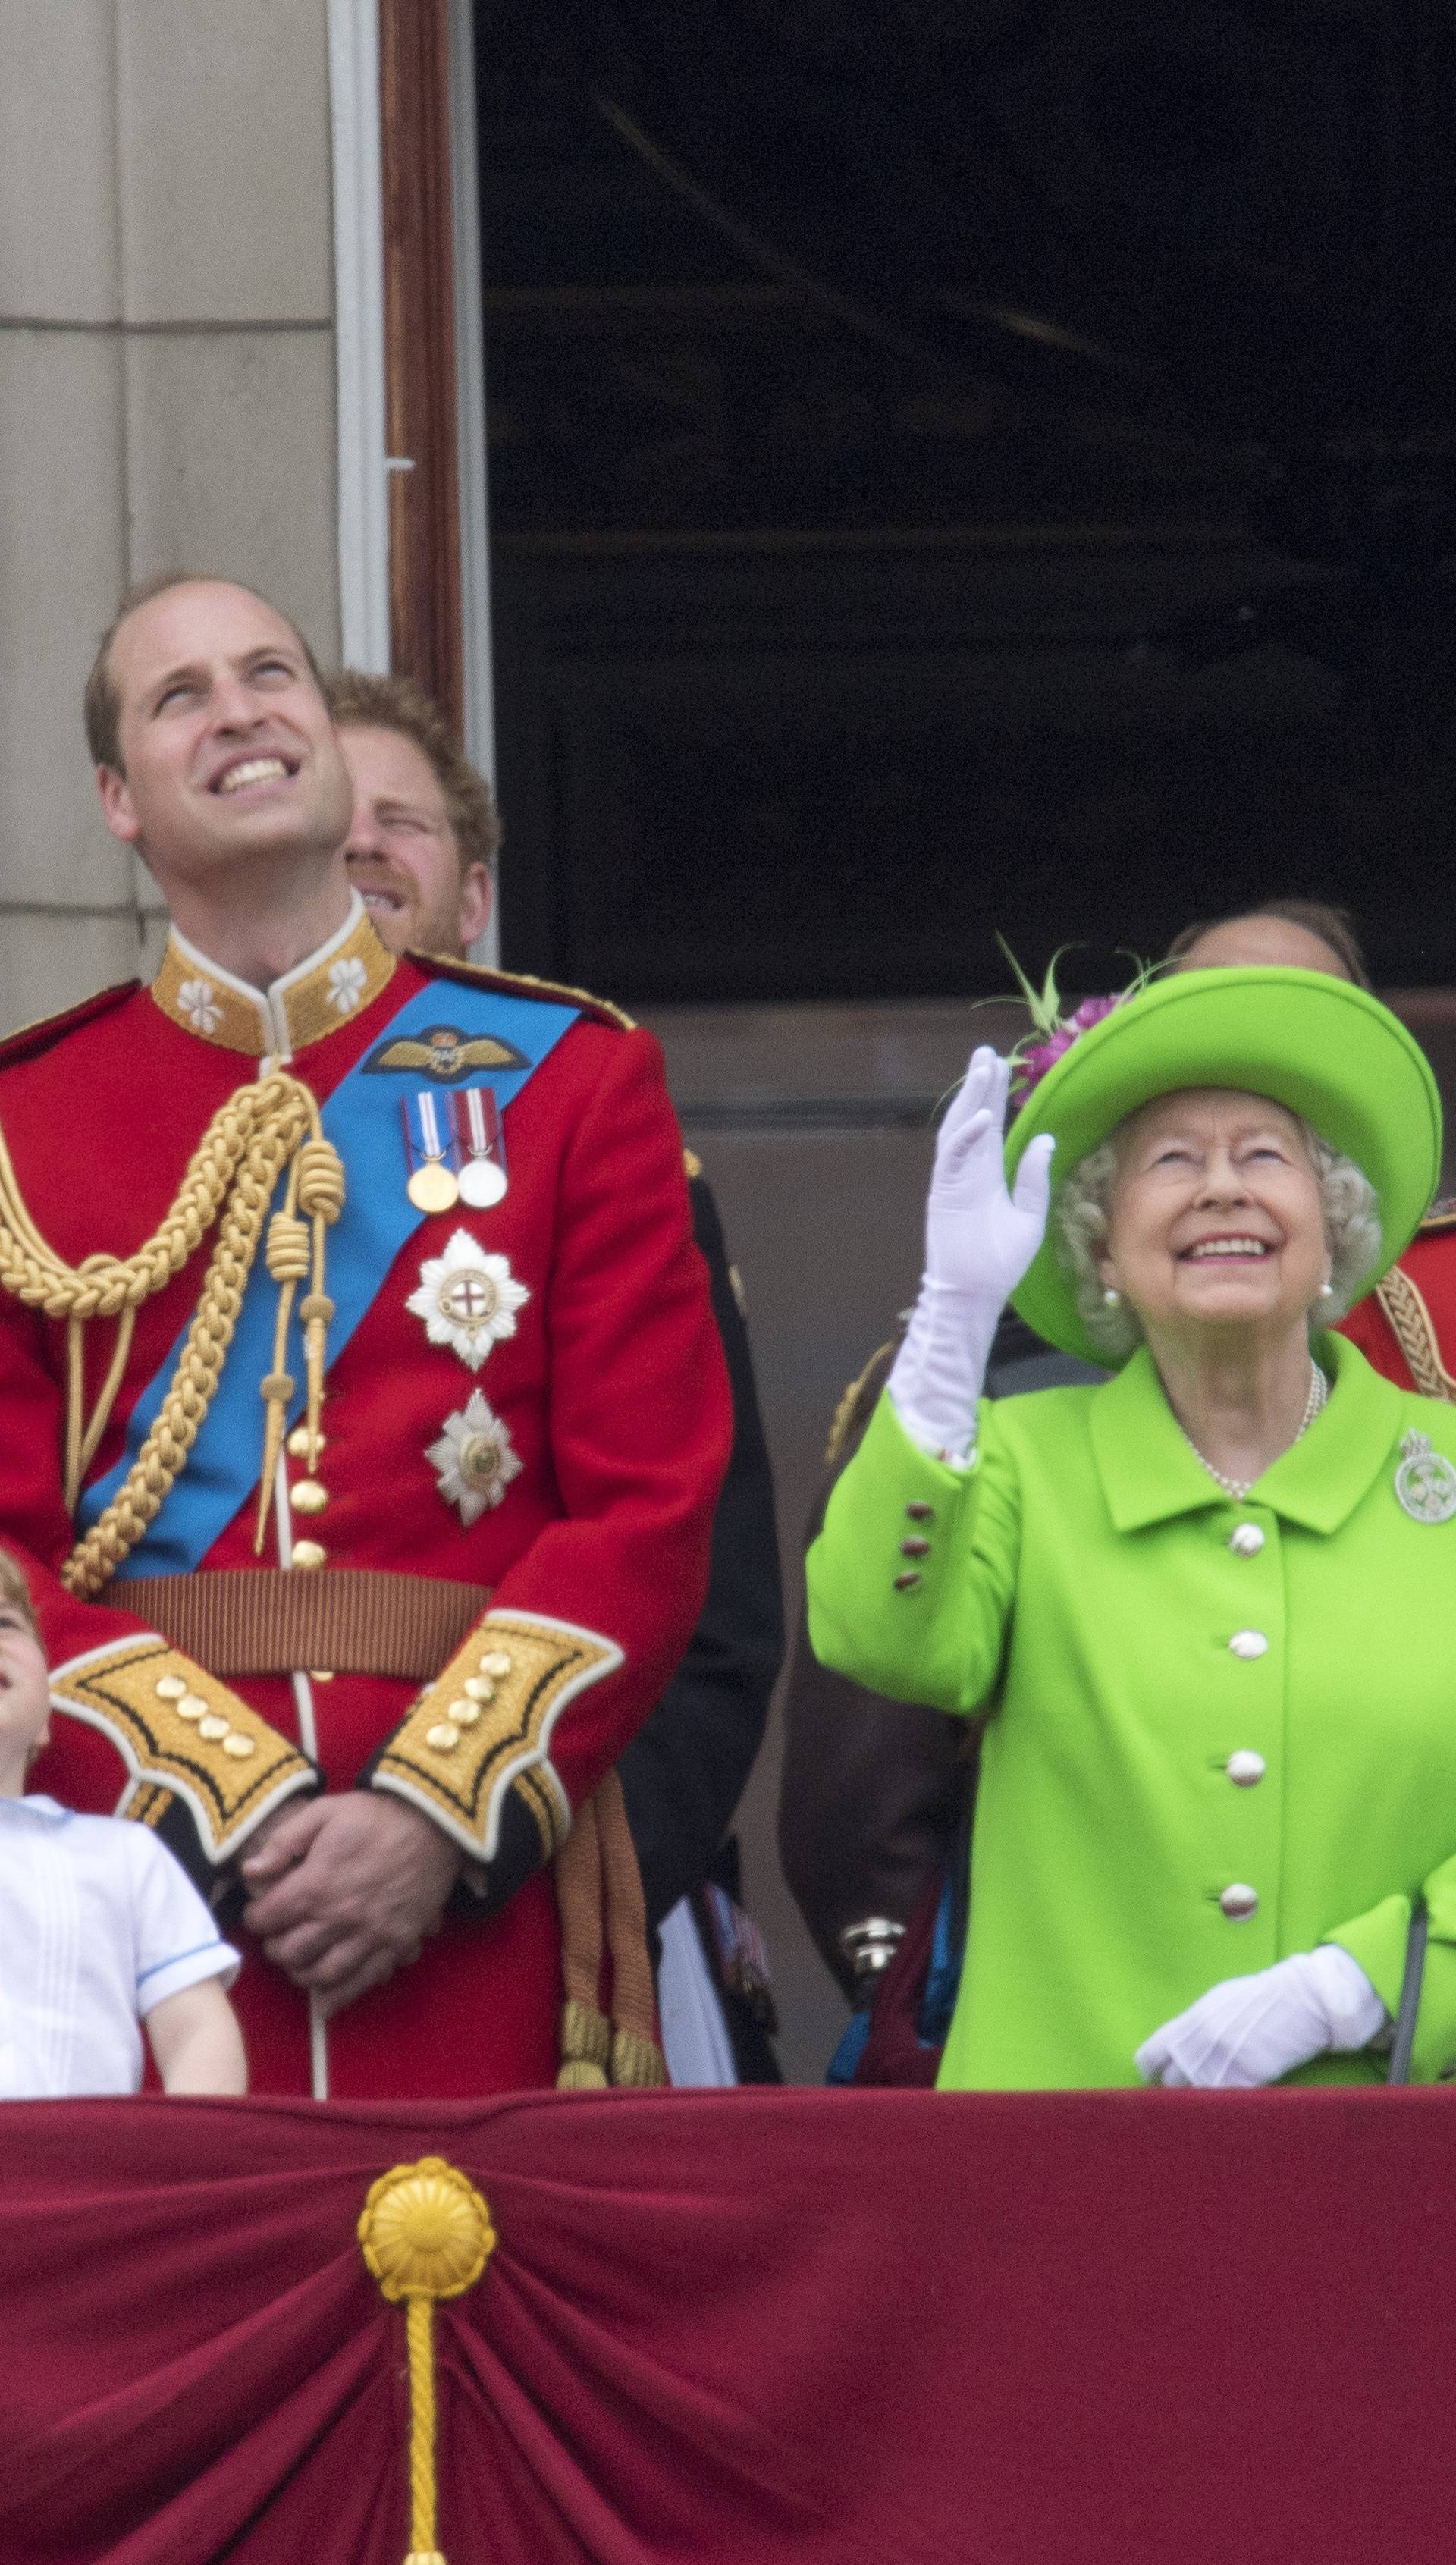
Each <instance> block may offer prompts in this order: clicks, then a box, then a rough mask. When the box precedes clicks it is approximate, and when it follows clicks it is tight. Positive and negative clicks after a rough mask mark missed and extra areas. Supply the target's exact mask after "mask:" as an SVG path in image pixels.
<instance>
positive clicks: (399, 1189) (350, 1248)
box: [76, 980, 580, 1577]
mask: <svg viewBox="0 0 1456 2565" xmlns="http://www.w3.org/2000/svg"><path fill="white" fill-rule="evenodd" d="M579 1012H580V1010H579V1009H578V1008H576V1007H563V1006H553V1005H551V1004H549V1003H547V1002H544V1001H542V1000H541V999H538V998H515V997H511V996H509V995H508V994H506V993H505V992H504V991H502V990H497V989H482V988H472V987H470V986H468V985H467V984H465V983H462V982H458V981H453V980H443V981H434V982H431V984H430V986H429V987H428V988H425V989H421V990H420V991H419V993H418V995H417V996H415V997H413V998H411V999H410V1000H409V1001H408V1003H407V1004H406V1005H405V1006H403V1007H401V1008H400V1010H399V1013H398V1014H397V1016H395V1017H394V1018H393V1019H392V1020H391V1022H390V1024H389V1026H388V1028H387V1031H386V1033H385V1035H384V1036H383V1037H382V1045H381V1046H375V1048H374V1049H373V1050H371V1051H370V1052H368V1053H367V1054H366V1055H365V1058H364V1059H362V1060H359V1061H357V1062H356V1064H355V1066H354V1067H353V1068H352V1069H351V1070H350V1072H349V1075H348V1076H347V1077H346V1078H344V1079H343V1081H342V1082H341V1084H340V1085H338V1086H337V1087H336V1088H335V1090H334V1093H333V1094H332V1095H331V1096H330V1098H329V1101H328V1103H327V1104H325V1105H323V1106H322V1107H321V1109H320V1118H321V1120H322V1122H323V1126H324V1132H325V1136H326V1137H327V1138H328V1139H330V1140H332V1141H333V1143H334V1146H335V1148H336V1149H337V1150H338V1152H339V1155H340V1157H341V1158H342V1159H343V1161H344V1172H345V1179H346V1183H347V1186H348V1192H347V1195H346V1199H345V1205H344V1210H343V1213H342V1215H341V1217H340V1219H339V1221H338V1222H337V1223H336V1225H335V1227H334V1228H333V1229H331V1230H330V1232H329V1265H328V1288H329V1296H330V1298H331V1299H332V1300H333V1302H334V1310H335V1314H334V1317H333V1319H332V1321H331V1323H330V1328H329V1356H330V1360H331V1363H332V1362H335V1361H337V1360H338V1358H339V1356H340V1354H341V1353H342V1352H343V1350H344V1348H345V1346H346V1345H347V1344H348V1342H349V1340H350V1337H351V1336H352V1335H353V1333H354V1331H355V1328H356V1327H357V1326H358V1325H359V1322H360V1320H361V1318H363V1317H364V1313H365V1311H366V1310H367V1309H368V1308H369V1306H370V1304H371V1303H372V1301H373V1298H374V1295H375V1293H376V1292H377V1291H378V1289H379V1287H380V1285H381V1283H382V1282H383V1280H384V1277H385V1275H386V1274H387V1273H388V1271H389V1269H390V1267H391V1266H392V1264H393V1262H394V1259H395V1257H396V1256H397V1255H398V1254H399V1251H400V1249H401V1248H402V1247H403V1245H404V1244H405V1241H406V1240H407V1239H408V1238H410V1237H411V1236H412V1235H413V1233H414V1231H415V1230H416V1229H418V1228H419V1226H420V1224H421V1222H422V1221H423V1219H424V1218H425V1214H424V1213H423V1212H418V1211H416V1210H415V1208H414V1205H413V1203H412V1202H411V1201H410V1199H409V1196H408V1194H407V1193H406V1192H405V1189H404V1188H405V1183H406V1180H407V1177H408V1172H409V1170H408V1167H407V1164H406V1162H405V1153H404V1131H403V1124H402V1121H401V1117H400V1112H399V1104H400V1098H401V1096H404V1095H407V1094H410V1093H412V1092H413V1091H414V1089H415V1088H416V1087H417V1085H418V1083H419V1076H418V1072H415V1073H414V1075H413V1077H412V1078H411V1075H410V1074H409V1072H407V1071H406V1072H404V1073H402V1074H401V1073H398V1072H395V1071H393V1070H383V1071H380V1070H379V1069H378V1068H377V1067H373V1068H371V1067H370V1066H369V1065H368V1063H369V1062H370V1061H377V1059H378V1054H379V1049H380V1048H381V1047H383V1048H390V1047H392V1045H393V1044H395V1043H397V1042H399V1041H401V1040H404V1039H406V1038H416V1039H417V1038H418V1037H420V1036H422V1035H424V1034H426V1033H428V1032H429V1031H430V1030H431V1029H432V1028H433V1027H435V1026H437V1025H438V1024H439V1023H440V1021H441V1019H442V1017H448V1018H449V1020H450V1022H451V1023H452V1024H453V1025H454V1026H455V1027H457V1029H458V1030H459V1031H460V1032H461V1033H463V1034H465V1035H467V1036H479V1035H486V1034H494V1035H496V1036H497V1037H498V1038H499V1039H500V1040H501V1041H502V1042H504V1043H508V1044H509V1045H510V1046H511V1048H512V1049H513V1050H515V1051H516V1052H517V1053H518V1054H519V1055H520V1058H521V1060H522V1062H523V1065H522V1066H520V1067H519V1068H516V1067H511V1068H497V1069H478V1068H472V1069H471V1070H470V1071H469V1081H470V1083H471V1084H472V1085H480V1086H489V1087H491V1088H493V1090H494V1093H495V1099H496V1103H497V1105H498V1106H499V1108H500V1110H501V1111H502V1112H504V1111H505V1108H506V1106H507V1105H508V1104H510V1103H512V1102H514V1100H515V1098H516V1097H517V1096H518V1095H519V1094H520V1092H521V1089H522V1087H523V1086H524V1085H525V1084H526V1081H527V1079H528V1078H529V1077H530V1076H531V1075H532V1074H533V1072H534V1071H535V1070H536V1069H538V1068H539V1067H540V1065H541V1063H542V1061H543V1060H544V1059H545V1058H546V1057H547V1054H548V1053H549V1052H550V1051H552V1050H554V1049H556V1046H557V1044H558V1043H559V1042H560V1041H561V1038H562V1036H563V1034H564V1033H566V1032H567V1031H568V1029H569V1028H570V1027H571V1026H572V1025H574V1024H575V1023H576V1021H577V1017H578V1014H579ZM284 1181H285V1180H284V1179H283V1178H282V1177H280V1179H279V1183H280V1188H281V1187H282V1184H283V1182H284ZM277 1314H278V1285H277V1283H276V1282H274V1281H273V1278H272V1276H271V1275H270V1274H269V1272H268V1268H267V1266H266V1264H265V1262H264V1258H263V1251H262V1247H261V1246H260V1247H259V1250H258V1255H257V1259H256V1261H255V1263H254V1266H253V1270H252V1273H251V1274H250V1275H249V1277H248V1287H247V1290H246V1292H245V1293H244V1295H243V1305H242V1307H241V1309H240V1310H239V1311H238V1323H237V1327H236V1329H235V1331H234V1334H233V1340H232V1343H231V1345H230V1346H229V1348H228V1353H227V1359H226V1361H225V1363H224V1364H223V1369H222V1378H221V1379H220V1381H219V1382H218V1385H217V1392H216V1395H215V1397H214V1398H213V1401H212V1405H211V1406H210V1407H209V1409H208V1411H207V1414H206V1416H205V1418H204V1419H203V1422H202V1427H201V1430H200V1432H199V1433H198V1436H197V1440H196V1442H195V1443H194V1444H193V1446H192V1450H191V1453H190V1454H189V1456H188V1459H187V1464H186V1467H185V1469H184V1470H183V1471H182V1472H181V1474H180V1476H179V1477H178V1478H177V1480H176V1481H175V1483H174V1485H173V1487H172V1488H171V1490H170V1492H169V1494H168V1496H167V1497H166V1499H165V1502H164V1503H163V1505H162V1508H161V1511H160V1513H159V1514H158V1516H156V1519H155V1521H154V1522H152V1523H151V1524H150V1525H149V1526H148V1528H147V1529H146V1531H145V1532H144V1533H143V1534H142V1537H141V1539H140V1540H139V1541H138V1542H137V1543H136V1546H135V1548H134V1549H133V1550H131V1551H130V1552H129V1553H128V1555H127V1556H126V1557H125V1558H124V1559H123V1560H122V1562H121V1566H120V1567H119V1568H118V1569H117V1571H116V1572H117V1575H118V1576H119V1577H129V1576H179V1575H183V1574H185V1573H186V1572H187V1571H188V1570H189V1569H190V1568H193V1567H195V1566H196V1565H197V1563H198V1560H199V1559H202V1558H205V1557H206V1555H207V1553H208V1551H209V1550H210V1549H211V1547H212V1545H213V1542H214V1541H215V1540H217V1539H218V1538H219V1537H220V1535H221V1534H222V1532H224V1531H225V1530H226V1528H227V1526H228V1524H229V1523H230V1522H231V1521H232V1518H233V1516H234V1515H235V1514H236V1513H237V1512H238V1510H239V1508H240V1507H241V1506H243V1505H245V1504H246V1503H247V1501H248V1499H249V1497H250V1496H251V1495H252V1493H253V1491H254V1489H255V1488H256V1487H257V1484H258V1470H259V1466H260V1463H261V1460H262V1452H263V1425H264V1417H263V1401H262V1398H261V1396H260V1395H259V1386H258V1385H259V1383H260V1381H261V1380H262V1379H263V1377H264V1374H265V1373H267V1372H270V1371H271V1370H272V1369H273V1330H274V1326H275V1324H276V1321H277ZM188 1323H189V1324H190V1320H189V1322H188ZM186 1333H187V1329H186V1328H185V1327H184V1328H183V1329H182V1332H181V1334H180V1335H179V1336H178V1337H177V1340H176V1343H175V1344H174V1345H173V1346H172V1348H171V1350H170V1352H169V1353H168V1355H167V1358H166V1360H165V1362H164V1363H163V1364H162V1366H161V1369H160V1370H159V1371H158V1372H157V1373H156V1375H155V1377H154V1378H153V1379H152V1380H151V1381H149V1382H148V1383H147V1386H146V1388H145V1389H144V1390H143V1391H142V1393H141V1396H140V1397H139V1398H138V1400H137V1401H136V1404H135V1406H134V1407H133V1409H132V1410H131V1415H130V1419H129V1421H128V1423H127V1427H126V1447H125V1450H124V1451H123V1453H122V1454H121V1459H120V1460H119V1461H118V1462H117V1463H116V1464H115V1466H114V1467H113V1468H112V1469H110V1470H109V1471H108V1472H107V1474H106V1477H105V1478H104V1479H96V1480H94V1481H93V1482H92V1484H91V1486H90V1487H89V1488H87V1489H86V1490H85V1491H84V1493H83V1495H82V1499H81V1503H80V1504H79V1506H78V1507H77V1509H76V1524H77V1529H78V1531H89V1530H90V1528H91V1526H92V1524H93V1523H94V1522H95V1521H96V1519H97V1517H98V1516H99V1515H100V1514H101V1513H102V1512H103V1510H104V1508H105V1507H107V1506H108V1505H110V1503H111V1501H112V1499H113V1497H114V1496H115V1495H116V1493H117V1490H118V1489H119V1488H120V1486H121V1482H122V1480H123V1479H124V1478H125V1476H126V1473H127V1471H128V1470H129V1469H130V1468H131V1465H132V1463H133V1462H134V1460H135V1458H136V1455H137V1453H138V1451H139V1450H140V1448H141V1444H142V1441H143V1439H144V1437H145V1435H146V1434H147V1433H148V1431H149V1430H150V1427H151V1425H152V1424H153V1422H154V1420H155V1418H156V1415H157V1413H158V1411H159V1409H160V1407H161V1403H162V1400H163V1399H164V1398H165V1396H166V1393H167V1390H168V1388H169V1387H170V1385H171V1381H172V1376H173V1374H174V1373H175V1371H176V1368H177V1359H178V1356H179V1355H180V1353H181V1349H182V1345H183V1343H184V1341H185V1338H186ZM285 1367H286V1368H287V1369H288V1370H289V1371H291V1372H292V1373H293V1375H294V1378H295V1379H296V1380H297V1381H298V1382H299V1383H300V1386H299V1388H298V1390H297V1391H296V1392H295V1395H294V1398H293V1401H292V1403H291V1405H290V1407H289V1411H288V1421H289V1423H290V1424H293V1423H294V1422H295V1420H296V1419H297V1418H298V1417H299V1416H300V1415H301V1414H302V1412H303V1407H304V1395H305V1393H304V1388H303V1385H302V1384H303V1378H304V1360H303V1339H302V1334H301V1332H300V1331H299V1329H298V1321H297V1319H295V1320H294V1331H293V1334H292V1336H291V1340H290V1345H289V1352H288V1357H287V1361H286V1366H285Z"/></svg>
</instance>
